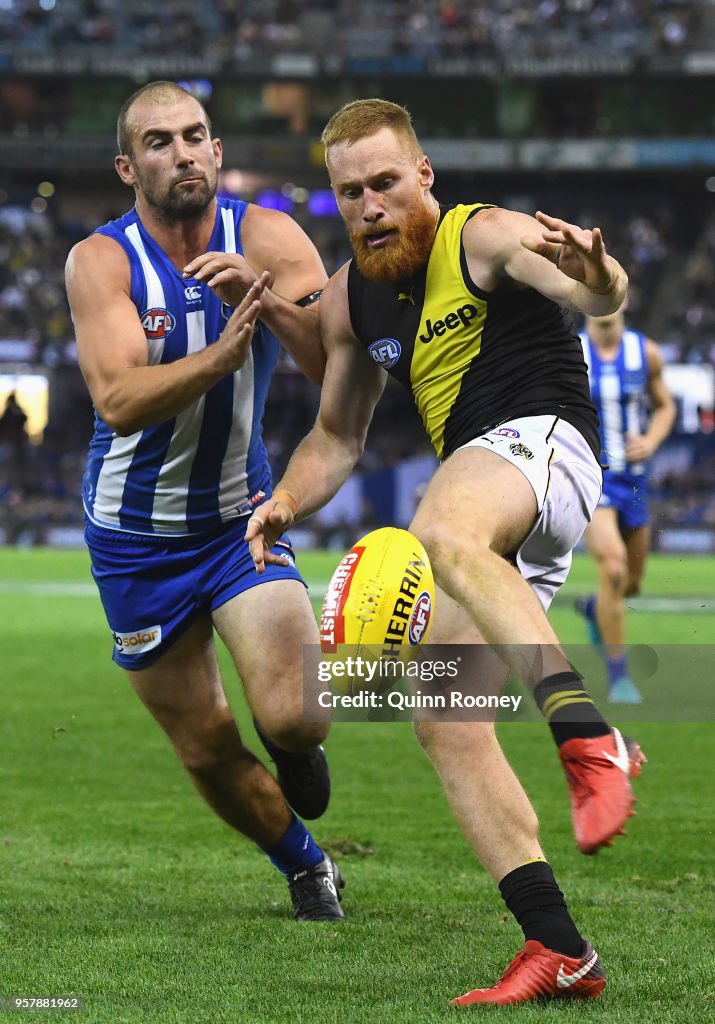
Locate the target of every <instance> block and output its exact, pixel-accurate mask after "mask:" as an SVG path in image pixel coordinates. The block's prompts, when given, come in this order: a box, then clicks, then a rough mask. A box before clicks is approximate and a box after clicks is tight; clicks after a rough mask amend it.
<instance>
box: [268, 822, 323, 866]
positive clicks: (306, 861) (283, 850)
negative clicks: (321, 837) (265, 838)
mask: <svg viewBox="0 0 715 1024" xmlns="http://www.w3.org/2000/svg"><path fill="white" fill-rule="evenodd" d="M261 849H262V850H263V852H264V853H267V854H268V857H269V859H270V861H271V863H272V864H274V865H275V866H276V867H277V868H278V870H279V871H282V872H283V874H284V875H293V874H295V872H296V871H300V870H301V869H302V868H312V867H315V865H316V864H320V862H321V860H322V859H323V857H324V853H323V851H322V850H321V849H320V847H319V846H318V844H317V843H316V842H315V840H314V839H313V837H312V836H311V834H310V832H309V831H308V829H307V828H306V827H305V825H304V824H303V822H302V821H301V820H300V818H296V816H295V815H293V820H292V821H291V823H290V825H289V826H288V828H287V830H286V831H285V832H284V834H283V837H282V838H281V839H279V840H278V842H277V843H274V844H273V846H263V847H261Z"/></svg>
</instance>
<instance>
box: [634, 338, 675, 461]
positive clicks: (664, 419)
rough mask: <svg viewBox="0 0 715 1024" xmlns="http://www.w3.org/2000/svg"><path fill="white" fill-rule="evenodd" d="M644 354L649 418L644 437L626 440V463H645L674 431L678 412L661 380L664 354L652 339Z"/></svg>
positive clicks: (647, 344) (646, 345) (648, 340)
mask: <svg viewBox="0 0 715 1024" xmlns="http://www.w3.org/2000/svg"><path fill="white" fill-rule="evenodd" d="M645 354H646V359H647V361H648V395H649V397H650V402H651V414H650V418H649V420H648V429H647V430H646V432H645V434H641V435H639V436H634V435H633V434H628V435H627V436H626V458H627V459H628V461H629V462H644V461H645V460H646V459H649V458H650V457H651V455H652V454H653V452H654V451H656V449H658V448H659V447H660V445H661V444H662V443H663V441H664V440H665V439H666V437H667V436H668V434H670V432H671V430H672V429H673V424H674V423H675V416H676V411H677V410H676V406H675V402H674V400H673V396H672V395H671V393H670V392H669V391H668V388H667V385H666V383H665V380H664V379H663V366H664V365H665V360H664V359H663V353H662V352H661V350H660V348H659V347H658V345H657V344H656V342H655V341H653V340H652V339H651V338H646V342H645Z"/></svg>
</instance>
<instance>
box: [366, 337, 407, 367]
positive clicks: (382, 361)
mask: <svg viewBox="0 0 715 1024" xmlns="http://www.w3.org/2000/svg"><path fill="white" fill-rule="evenodd" d="M367 351H368V355H369V356H372V358H373V359H374V360H375V362H376V363H377V365H378V366H381V367H382V368H383V370H389V369H390V367H391V366H394V365H395V363H396V362H397V360H398V359H399V358H400V355H401V354H402V347H401V345H400V343H399V341H397V340H396V339H395V338H380V339H379V341H373V343H372V345H370V347H369V348H368V350H367Z"/></svg>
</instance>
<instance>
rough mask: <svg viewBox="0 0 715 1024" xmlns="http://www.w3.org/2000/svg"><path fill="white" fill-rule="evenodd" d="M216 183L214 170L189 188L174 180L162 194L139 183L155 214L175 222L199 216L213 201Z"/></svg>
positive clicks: (143, 183)
mask: <svg viewBox="0 0 715 1024" xmlns="http://www.w3.org/2000/svg"><path fill="white" fill-rule="evenodd" d="M217 183H218V174H217V173H216V172H214V174H213V175H212V176H210V175H207V176H205V177H204V178H203V180H202V181H201V183H200V184H196V185H194V186H193V187H192V188H190V189H188V188H182V187H181V185H180V184H179V183H178V182H174V183H173V184H172V185H170V186H169V188H168V190H167V191H166V192H165V193H163V194H161V193H160V192H159V191H158V190H156V189H152V188H147V187H146V183H145V182H142V181H140V182H139V185H140V186H141V189H142V192H143V193H144V197H145V199H146V201H147V202H148V203H149V205H150V206H151V207H152V208H153V210H154V212H155V213H156V215H157V216H158V217H159V218H160V219H161V220H164V221H174V222H175V221H190V220H196V219H197V218H199V217H201V216H202V214H204V213H205V212H206V210H207V209H208V208H209V206H210V205H211V203H212V202H213V199H214V196H215V195H216V190H217Z"/></svg>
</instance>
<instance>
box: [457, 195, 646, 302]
mask: <svg viewBox="0 0 715 1024" xmlns="http://www.w3.org/2000/svg"><path fill="white" fill-rule="evenodd" d="M463 239H464V248H465V254H466V256H467V265H468V266H469V270H470V273H471V274H472V277H473V278H474V280H475V282H476V283H477V284H479V285H480V286H482V287H485V288H486V289H487V290H491V289H492V288H494V287H496V285H497V284H498V283H499V280H500V279H503V278H505V277H506V278H510V279H511V280H512V281H515V282H517V283H518V284H521V285H527V286H528V287H530V288H535V289H536V291H538V292H541V294H542V295H544V296H545V297H546V298H548V299H552V300H553V301H554V302H558V303H559V305H563V306H568V307H570V308H571V309H575V310H579V311H580V312H581V313H585V314H586V315H588V316H606V315H608V314H610V313H615V311H616V310H617V309H619V307H620V306H621V305H622V303H623V301H624V299H625V297H626V290H627V288H628V275H627V274H626V272H625V270H624V269H623V267H622V266H621V265H620V263H618V261H617V260H615V259H614V258H613V257H612V256H610V255H609V254H608V253H607V252H606V247H605V244H604V242H603V236H602V235H601V231H600V229H599V228H581V227H579V226H578V225H576V224H569V223H567V222H566V221H562V220H557V219H556V218H553V217H549V216H547V215H546V214H543V213H537V215H536V217H530V216H528V215H527V214H524V213H518V212H517V211H515V210H503V209H500V208H499V207H494V208H493V209H488V210H484V211H483V212H482V213H480V214H479V215H478V216H476V217H473V218H472V219H471V220H470V221H469V222H468V223H467V224H466V226H465V229H464V232H463Z"/></svg>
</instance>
